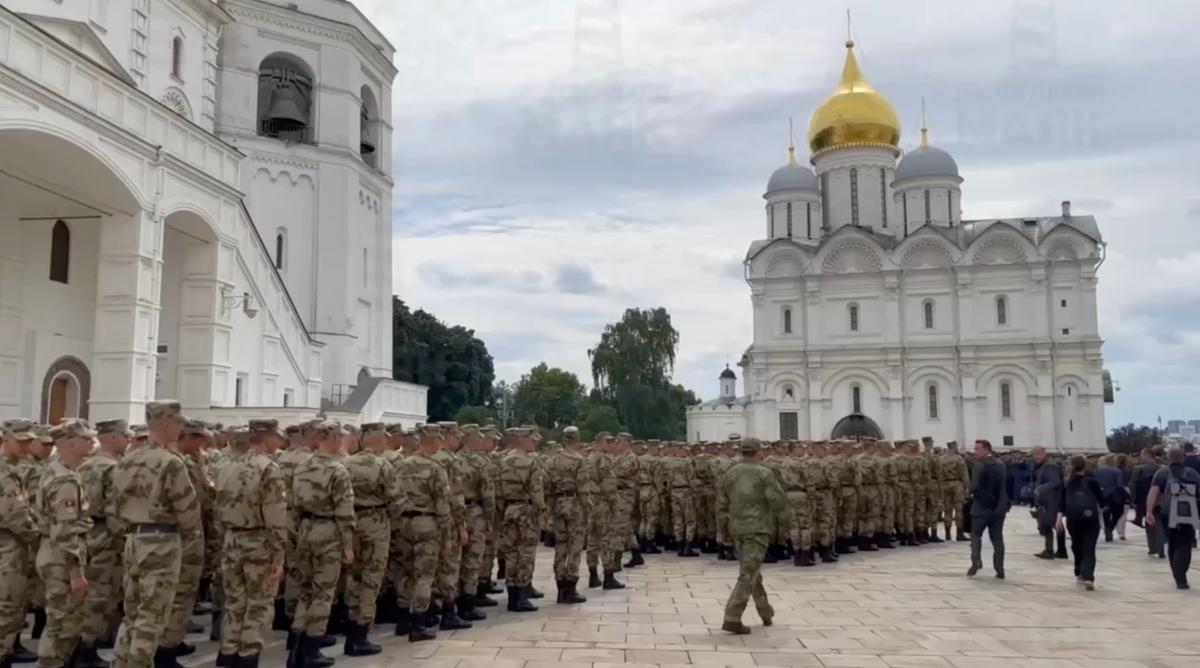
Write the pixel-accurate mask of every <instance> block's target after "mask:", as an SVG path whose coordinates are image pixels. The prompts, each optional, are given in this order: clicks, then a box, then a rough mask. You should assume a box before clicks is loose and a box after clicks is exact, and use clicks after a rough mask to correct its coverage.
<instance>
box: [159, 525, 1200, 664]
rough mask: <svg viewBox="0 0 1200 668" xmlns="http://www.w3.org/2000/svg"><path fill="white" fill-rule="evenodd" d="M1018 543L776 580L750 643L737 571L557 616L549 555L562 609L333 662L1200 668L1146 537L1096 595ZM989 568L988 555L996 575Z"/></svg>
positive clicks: (392, 641)
mask: <svg viewBox="0 0 1200 668" xmlns="http://www.w3.org/2000/svg"><path fill="white" fill-rule="evenodd" d="M1005 533H1006V540H1007V541H1008V546H1009V549H1008V555H1009V556H1008V565H1007V567H1008V573H1007V575H1008V579H1006V580H1003V581H1001V580H996V579H995V578H993V577H992V574H991V572H990V570H988V569H986V568H985V570H984V571H983V572H981V573H980V574H979V575H978V576H976V577H975V578H973V579H969V578H967V577H966V576H965V571H966V568H967V566H968V547H967V544H966V543H950V544H942V545H927V546H922V547H916V548H899V549H896V550H892V551H886V552H876V553H869V554H856V555H850V556H844V557H842V561H841V563H838V564H834V565H821V566H817V567H815V568H806V569H800V568H794V567H792V565H791V564H790V562H789V563H788V564H786V565H784V564H776V565H769V566H766V567H765V570H764V582H765V584H766V587H767V590H768V592H769V594H770V596H771V602H772V604H773V605H774V607H775V610H776V617H775V625H774V626H772V627H770V628H764V627H762V626H761V625H760V622H759V620H758V618H757V616H756V613H755V612H754V606H753V605H751V606H750V607H749V608H748V609H747V612H746V616H745V619H744V621H745V622H746V623H747V624H748V625H750V626H751V627H752V629H753V632H752V634H751V635H749V636H731V635H728V634H726V633H723V632H721V631H720V630H719V627H720V624H721V619H722V610H723V608H724V604H725V599H726V597H727V595H728V594H729V590H730V587H731V586H732V584H733V581H734V579H735V578H736V574H737V568H736V564H734V563H732V562H719V561H716V559H715V558H714V557H713V556H712V555H705V556H703V557H701V558H698V559H680V558H678V557H676V556H674V555H654V556H650V557H648V558H647V564H646V566H644V567H641V568H636V569H632V570H631V569H626V570H625V571H624V572H622V573H620V574H619V575H618V577H619V578H620V579H621V580H623V581H624V582H626V583H627V584H628V585H629V586H628V588H627V589H624V590H620V591H609V592H602V591H600V590H599V589H590V590H586V592H584V593H585V594H586V595H587V596H588V597H589V601H588V602H587V603H585V604H583V605H579V606H562V605H555V604H554V603H553V600H554V599H553V597H554V582H553V578H552V576H551V575H550V574H548V570H549V565H550V563H551V553H550V551H549V550H545V549H543V550H542V551H541V552H540V553H539V554H538V574H539V578H538V581H537V586H538V587H539V588H540V589H542V590H543V591H545V592H546V596H547V598H545V599H542V600H541V601H539V602H538V604H539V605H540V606H541V610H539V611H538V612H536V613H526V614H514V613H509V612H503V611H501V612H498V613H497V612H495V611H496V610H502V608H490V609H489V612H490V614H489V619H488V620H487V621H485V622H482V623H477V624H476V625H475V628H472V629H470V630H466V631H458V632H453V633H447V632H442V633H440V634H439V635H438V639H437V640H436V641H433V642H425V643H417V644H410V643H409V642H407V639H404V638H396V637H393V636H392V634H391V629H390V628H380V629H375V630H374V631H373V639H374V640H375V641H376V642H380V643H381V644H383V645H384V652H383V654H381V655H378V656H375V657H369V658H344V657H342V656H341V649H340V647H337V648H331V649H332V650H334V651H332V655H333V656H335V657H336V658H337V666H339V667H341V668H376V667H378V668H384V667H388V668H390V667H392V666H395V667H400V666H405V667H407V666H414V667H423V668H550V667H551V666H557V667H560V668H606V667H608V666H617V665H625V666H635V667H637V668H649V667H653V666H663V667H668V668H669V666H672V665H677V664H695V665H703V666H881V667H886V666H893V667H900V666H920V667H925V666H961V667H963V668H993V667H1006V666H1012V667H1014V668H1051V667H1058V666H1072V667H1080V666H1085V667H1088V668H1167V667H1175V666H1179V667H1181V668H1182V667H1185V666H1186V667H1187V668H1195V667H1196V666H1200V642H1198V641H1197V632H1198V630H1200V594H1197V593H1196V592H1186V591H1185V592H1181V591H1177V590H1176V589H1175V588H1174V583H1173V581H1172V580H1171V576H1170V571H1169V569H1168V568H1167V565H1166V562H1165V561H1159V560H1158V559H1154V558H1150V557H1148V556H1147V554H1146V549H1145V544H1144V539H1143V535H1142V533H1141V530H1140V529H1138V528H1136V527H1134V526H1132V525H1130V526H1129V534H1128V536H1129V540H1128V541H1127V542H1120V541H1118V542H1114V543H1111V544H1104V543H1103V542H1102V543H1101V545H1100V552H1099V565H1098V568H1097V590H1096V591H1094V592H1087V591H1084V590H1083V589H1082V588H1080V587H1078V586H1077V585H1076V584H1075V583H1074V579H1073V577H1072V569H1071V563H1070V562H1069V561H1053V562H1043V561H1040V560H1038V559H1035V558H1034V557H1033V556H1032V555H1033V553H1034V552H1036V551H1038V549H1040V539H1039V538H1038V537H1037V535H1036V533H1035V529H1034V525H1033V522H1032V521H1031V520H1030V518H1029V514H1028V512H1027V511H1026V510H1025V509H1023V508H1018V509H1016V510H1014V511H1013V513H1012V514H1011V515H1010V516H1009V524H1008V526H1007V527H1006V531H1005ZM990 554H991V553H990V550H989V548H988V546H987V543H986V541H985V546H984V562H985V564H990V563H991V562H990ZM547 578H549V579H547ZM585 581H586V577H585ZM1197 584H1200V581H1197ZM205 637H207V636H205ZM199 640H200V637H199V636H195V637H194V638H193V639H192V641H199ZM282 645H283V635H282V634H280V633H276V634H274V635H273V640H272V644H271V646H270V648H269V649H268V651H267V653H266V654H265V655H264V660H263V662H262V664H263V665H264V666H266V665H270V666H282V665H283V663H284V652H283V647H282ZM328 651H329V650H327V652H328ZM215 652H216V648H215V646H214V644H213V643H209V642H203V643H201V644H200V647H199V649H198V651H197V652H196V654H195V655H193V656H189V657H186V658H185V659H184V660H183V662H184V663H185V664H187V665H189V666H211V665H213V659H214V658H215Z"/></svg>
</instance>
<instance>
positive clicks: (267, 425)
mask: <svg viewBox="0 0 1200 668" xmlns="http://www.w3.org/2000/svg"><path fill="white" fill-rule="evenodd" d="M250 431H251V432H254V433H256V434H263V433H270V432H274V433H279V420H271V419H261V420H251V421H250Z"/></svg>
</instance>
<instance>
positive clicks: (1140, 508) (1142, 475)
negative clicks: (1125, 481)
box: [1129, 448, 1167, 559]
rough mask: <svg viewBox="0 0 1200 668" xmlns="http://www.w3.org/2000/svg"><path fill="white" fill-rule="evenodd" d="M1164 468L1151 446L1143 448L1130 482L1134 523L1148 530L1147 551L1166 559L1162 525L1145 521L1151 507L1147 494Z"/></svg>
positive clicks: (1149, 553)
mask: <svg viewBox="0 0 1200 668" xmlns="http://www.w3.org/2000/svg"><path fill="white" fill-rule="evenodd" d="M1160 468H1162V463H1161V462H1159V461H1158V459H1157V458H1156V457H1155V452H1154V450H1152V449H1151V448H1146V449H1144V450H1142V463H1141V464H1138V465H1137V466H1135V467H1133V476H1132V478H1131V480H1130V483H1129V496H1131V497H1133V508H1134V518H1133V523H1134V524H1136V525H1138V526H1140V527H1142V528H1144V529H1145V531H1146V553H1147V554H1148V555H1150V556H1152V557H1154V556H1156V557H1158V558H1160V559H1166V557H1167V553H1166V541H1165V539H1164V538H1165V537H1164V533H1163V530H1162V527H1161V526H1154V525H1149V524H1146V523H1145V519H1146V515H1148V514H1149V513H1150V512H1151V509H1148V508H1147V507H1146V500H1147V496H1149V494H1150V487H1151V485H1152V484H1153V481H1154V474H1156V473H1158V469H1160Z"/></svg>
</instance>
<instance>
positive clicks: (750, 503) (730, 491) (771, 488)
mask: <svg viewBox="0 0 1200 668" xmlns="http://www.w3.org/2000/svg"><path fill="white" fill-rule="evenodd" d="M739 447H740V449H741V451H742V455H743V456H742V461H740V462H738V463H737V464H735V465H734V466H733V468H731V469H729V470H728V471H726V472H725V475H724V476H722V478H721V480H720V482H719V483H718V484H717V507H716V511H717V531H718V532H719V537H718V539H719V541H720V542H722V543H725V542H728V543H732V544H733V545H734V551H735V552H736V553H737V557H738V563H739V567H738V579H737V583H736V584H735V585H734V586H733V591H732V592H730V594H729V601H728V602H727V603H726V604H725V618H724V622H723V623H722V624H721V630H723V631H728V632H729V633H736V634H747V633H750V629H749V628H747V627H746V625H745V624H743V623H742V613H743V612H744V611H745V609H746V604H747V603H748V602H749V600H750V599H751V598H752V597H753V599H754V607H755V609H757V610H758V615H759V617H760V618H761V619H762V621H763V626H770V625H771V623H772V618H773V617H774V616H775V611H774V609H772V608H771V604H770V602H769V601H768V600H767V590H766V589H765V588H764V587H763V583H762V564H763V557H764V555H765V554H766V550H767V542H768V541H770V540H771V538H772V536H773V535H774V534H775V528H776V527H778V526H786V525H787V524H788V520H787V517H786V514H787V502H786V500H785V498H784V493H783V489H782V487H780V485H779V481H778V480H777V479H776V477H775V475H774V474H773V473H772V472H771V471H770V470H769V469H767V468H766V467H765V466H763V465H762V464H760V463H759V462H758V461H756V457H757V456H758V450H759V448H760V444H759V442H758V441H757V440H756V439H753V438H747V439H742V440H741V444H740V446H739ZM786 537H787V536H786V533H785V538H786Z"/></svg>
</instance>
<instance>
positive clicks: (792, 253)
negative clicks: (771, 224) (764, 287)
mask: <svg viewBox="0 0 1200 668" xmlns="http://www.w3.org/2000/svg"><path fill="white" fill-rule="evenodd" d="M809 260H810V257H809V254H808V252H807V251H806V250H805V249H804V248H802V247H801V246H800V245H799V244H797V243H795V242H794V241H792V240H790V239H776V240H775V241H773V242H771V243H769V244H767V245H766V246H764V247H763V248H761V249H759V251H758V252H757V253H755V254H754V255H753V256H751V257H750V258H748V259H747V262H748V263H749V264H750V276H751V277H753V278H784V277H788V276H799V275H800V274H802V273H804V271H805V269H806V268H807V267H808V263H809Z"/></svg>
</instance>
